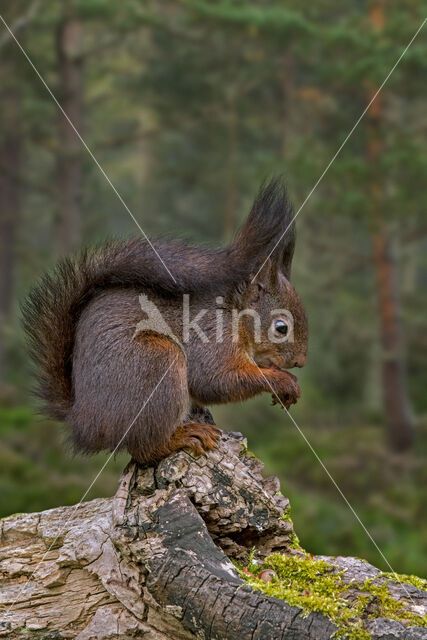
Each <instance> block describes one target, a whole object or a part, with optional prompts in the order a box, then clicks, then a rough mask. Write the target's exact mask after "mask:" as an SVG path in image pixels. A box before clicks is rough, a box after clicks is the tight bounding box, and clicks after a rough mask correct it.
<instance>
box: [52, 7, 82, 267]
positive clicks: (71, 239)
mask: <svg viewBox="0 0 427 640" xmlns="http://www.w3.org/2000/svg"><path fill="white" fill-rule="evenodd" d="M81 41H82V25H81V23H80V22H79V20H77V19H76V18H75V17H73V16H72V14H71V9H70V7H69V6H67V5H66V4H65V5H64V8H63V15H62V20H61V22H60V24H59V25H58V31H57V58H58V73H59V83H60V94H59V95H60V104H61V106H62V108H63V109H64V111H65V113H66V114H67V116H68V117H69V119H70V120H71V122H72V123H73V125H74V126H75V127H76V129H77V131H78V132H79V133H81V131H82V67H83V58H82V56H81ZM58 139H59V148H58V154H57V175H58V206H59V210H58V214H57V219H56V245H57V252H58V254H59V255H63V254H66V253H69V252H70V251H73V250H75V249H76V247H77V246H78V245H79V244H80V235H81V210H80V196H81V181H82V148H81V142H80V140H79V139H78V137H77V136H76V133H75V132H74V131H73V129H72V127H71V125H70V123H69V122H68V121H67V119H66V118H65V116H64V115H63V114H62V113H61V112H59V124H58Z"/></svg>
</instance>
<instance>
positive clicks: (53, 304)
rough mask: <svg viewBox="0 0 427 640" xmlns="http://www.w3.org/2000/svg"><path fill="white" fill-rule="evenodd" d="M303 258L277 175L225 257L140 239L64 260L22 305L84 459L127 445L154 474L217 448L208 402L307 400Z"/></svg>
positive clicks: (50, 392) (47, 391) (52, 408)
mask: <svg viewBox="0 0 427 640" xmlns="http://www.w3.org/2000/svg"><path fill="white" fill-rule="evenodd" d="M288 227H289V228H288ZM285 231H286V233H285ZM277 243H278V244H277ZM276 244H277V246H276ZM153 246H154V247H155V249H156V251H157V252H158V254H159V255H160V256H161V258H162V260H163V261H164V263H165V264H166V265H167V267H168V270H169V271H170V273H171V274H172V275H173V278H172V277H171V275H170V273H168V270H167V269H166V268H165V267H164V265H163V264H162V262H161V261H160V260H159V258H158V256H156V254H155V252H154V250H153ZM294 247H295V223H294V221H293V210H292V207H291V205H290V203H289V200H288V197H287V193H286V189H285V186H284V184H283V182H282V180H281V179H279V178H274V179H272V180H271V181H270V182H269V183H268V184H264V185H263V186H262V187H261V189H260V191H259V193H258V195H257V196H256V198H255V201H254V204H253V206H252V209H251V211H250V213H249V216H248V218H247V220H246V222H245V223H244V224H243V226H242V227H241V229H240V231H239V232H238V233H237V234H236V236H235V238H234V240H233V241H232V242H231V244H230V245H229V246H228V247H227V248H225V249H206V248H197V247H193V246H188V245H186V244H184V243H181V242H172V241H164V240H161V241H153V242H152V243H148V242H147V241H146V240H144V239H143V238H133V239H125V240H119V241H115V242H112V243H109V244H105V245H103V246H101V247H100V248H98V249H92V250H87V251H84V252H82V253H81V254H80V255H79V256H78V257H77V258H75V259H65V260H63V261H62V262H60V263H59V265H58V266H57V268H56V269H55V270H54V271H53V273H51V274H47V275H45V276H44V277H43V278H42V279H41V281H40V283H39V284H38V285H36V286H35V288H34V289H33V290H32V291H31V292H30V294H29V296H28V298H27V300H26V301H25V303H24V305H23V316H24V327H25V329H26V332H27V334H28V336H29V339H30V344H31V351H32V356H33V359H34V360H35V362H36V364H37V365H38V369H39V375H38V382H39V385H38V395H39V396H40V397H41V398H42V399H43V401H44V404H45V410H46V412H47V413H48V414H49V415H50V416H52V417H54V418H55V419H60V420H64V421H65V422H66V423H67V424H68V425H69V426H70V427H71V431H72V438H73V441H74V444H75V447H76V449H77V450H79V451H82V452H85V453H94V452H97V451H101V450H104V449H107V450H110V451H115V450H117V449H121V448H127V450H128V451H129V453H130V454H131V455H132V457H133V458H134V459H135V460H137V461H138V462H140V463H148V462H153V461H155V460H158V459H161V458H162V457H164V456H166V455H168V454H170V453H171V452H173V451H176V450H178V449H180V448H182V447H189V448H190V449H192V450H193V451H194V452H195V453H202V452H203V451H204V450H209V449H212V448H214V447H215V446H216V443H217V441H218V438H219V434H220V431H219V429H218V428H217V427H216V426H215V425H214V424H211V422H212V421H211V420H210V419H209V417H206V416H209V415H210V414H209V412H206V411H205V410H204V407H205V405H211V404H218V403H226V402H235V401H240V400H245V399H246V398H251V397H252V396H255V395H257V394H259V393H262V392H268V393H272V392H273V394H275V395H273V399H274V398H276V399H277V397H278V398H279V399H280V401H281V402H282V403H283V404H284V405H285V406H286V407H289V406H290V405H291V404H292V403H295V402H296V401H297V399H298V397H299V396H300V389H299V386H298V382H297V379H296V377H295V376H294V375H293V374H291V373H290V372H289V371H288V369H291V368H293V367H302V366H304V364H305V361H306V357H307V338H308V330H307V319H306V313H305V310H304V306H303V304H302V302H301V300H300V298H299V296H298V294H297V292H296V291H295V289H294V287H293V286H292V284H291V283H290V280H289V278H290V271H291V262H292V257H293V252H294ZM273 249H274V250H273ZM270 254H271V255H270ZM147 305H148V306H147ZM147 309H148V313H147ZM151 309H155V310H156V313H157V316H155V318H157V317H158V318H160V320H159V321H158V322H157V321H156V319H155V318H154V320H153V317H151V324H149V323H148V322H147V318H148V320H149V319H150V313H151V311H150V310H151ZM186 314H187V317H186ZM189 317H190V323H189V322H188V318H189ZM195 318H196V319H197V323H196V324H197V327H195V324H194V323H195V320H194V322H193V319H195ZM191 322H193V325H192V324H191ZM165 327H167V330H165Z"/></svg>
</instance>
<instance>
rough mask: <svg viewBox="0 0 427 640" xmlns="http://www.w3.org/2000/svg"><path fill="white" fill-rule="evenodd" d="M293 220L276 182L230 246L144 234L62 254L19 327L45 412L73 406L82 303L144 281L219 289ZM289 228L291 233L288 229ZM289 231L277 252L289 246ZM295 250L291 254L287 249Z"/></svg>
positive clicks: (170, 290) (233, 281) (240, 276)
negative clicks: (149, 237)
mask: <svg viewBox="0 0 427 640" xmlns="http://www.w3.org/2000/svg"><path fill="white" fill-rule="evenodd" d="M291 219H292V217H291V209H290V206H289V204H288V201H287V198H286V191H285V189H284V186H283V184H282V183H281V181H280V180H278V179H275V180H273V181H271V182H270V183H269V184H267V185H266V186H263V187H262V189H261V191H260V192H259V194H258V196H257V197H256V199H255V202H254V205H253V208H252V210H251V213H250V215H249V217H248V219H247V221H246V223H245V224H244V225H243V227H242V229H241V230H240V232H239V233H238V234H237V236H236V239H235V240H234V242H233V243H232V244H231V245H230V247H228V248H227V249H222V250H207V249H199V248H196V247H191V246H187V245H184V244H176V243H169V242H155V243H153V244H154V247H155V249H156V251H157V252H158V254H159V255H160V256H161V257H162V260H163V261H164V263H165V264H166V266H167V269H166V268H165V266H164V265H163V264H162V263H161V261H160V260H159V257H158V255H156V252H155V251H154V250H153V245H150V244H149V243H147V242H146V241H145V240H144V239H143V238H136V239H130V240H122V241H117V242H113V243H110V244H107V245H103V246H101V247H100V248H99V249H95V250H91V251H84V252H82V253H81V254H80V256H78V257H77V258H76V259H74V260H73V259H65V260H63V261H62V262H60V264H59V265H58V266H57V268H56V269H55V270H54V271H53V272H52V273H50V274H47V275H45V276H44V277H43V278H42V279H41V281H40V282H39V284H38V285H36V286H35V287H34V289H33V290H32V291H31V292H30V294H29V296H28V298H27V299H26V301H25V302H24V304H23V305H22V313H23V318H24V328H25V330H26V333H27V335H28V337H29V342H30V350H31V355H32V358H33V360H34V361H35V363H36V365H37V366H38V370H39V376H38V389H37V394H38V395H39V397H41V399H42V400H43V401H44V404H45V409H46V412H47V413H48V414H49V415H51V416H52V417H54V418H56V419H63V418H65V417H66V415H67V413H68V411H69V409H70V408H71V406H72V404H73V389H72V376H71V374H72V352H73V343H74V333H75V327H76V324H77V321H78V318H79V315H80V313H81V311H82V309H83V308H84V306H85V305H87V304H88V302H89V301H90V300H91V299H92V298H93V297H94V296H95V295H96V294H97V293H98V292H100V291H102V290H103V289H106V288H110V287H115V286H119V287H127V286H129V287H130V286H132V287H141V288H142V289H144V290H146V289H148V290H149V289H152V290H153V291H156V292H157V293H159V292H163V293H164V294H166V295H169V296H176V295H182V294H183V293H189V294H192V293H193V294H194V295H198V296H200V295H201V294H203V295H206V294H209V293H212V294H214V295H216V294H220V293H221V294H224V293H225V292H227V291H229V290H230V289H231V288H232V287H234V286H236V285H237V284H239V283H240V282H242V281H243V280H247V279H249V278H250V276H251V275H252V274H253V273H254V272H255V271H256V269H257V268H258V267H259V266H260V265H261V264H262V262H263V260H264V259H265V258H266V257H267V256H268V254H269V252H270V251H271V250H272V249H273V248H274V244H275V242H277V241H278V240H279V239H280V236H281V234H282V233H283V232H284V231H285V229H286V227H287V225H288V223H289V222H290V220H291ZM288 234H289V235H288ZM288 234H286V239H284V240H282V241H281V248H280V249H279V248H277V249H276V250H275V253H276V258H277V259H280V260H283V256H284V255H285V254H286V255H288V256H289V253H290V251H291V247H292V250H293V245H292V242H293V234H292V233H289V232H288ZM290 255H292V254H290Z"/></svg>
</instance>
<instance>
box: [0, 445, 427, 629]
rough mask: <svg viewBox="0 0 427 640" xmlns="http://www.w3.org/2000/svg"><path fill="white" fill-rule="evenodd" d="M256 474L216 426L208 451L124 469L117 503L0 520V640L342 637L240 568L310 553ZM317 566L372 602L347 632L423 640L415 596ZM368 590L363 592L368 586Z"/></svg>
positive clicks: (390, 583)
mask: <svg viewBox="0 0 427 640" xmlns="http://www.w3.org/2000/svg"><path fill="white" fill-rule="evenodd" d="M261 472H262V463H261V462H260V461H259V460H257V459H256V458H255V457H254V456H253V455H252V454H250V453H249V452H248V451H247V448H246V444H245V441H244V440H243V439H242V438H241V436H240V434H227V435H225V434H224V435H223V436H222V438H221V442H220V445H219V448H218V450H216V451H213V452H211V453H209V454H207V455H203V456H198V457H195V456H193V455H191V454H190V453H189V452H188V451H180V452H178V453H175V454H173V455H171V456H169V457H168V458H166V459H164V460H162V461H161V462H160V463H158V464H157V465H155V466H151V467H142V466H138V465H137V464H135V463H134V462H131V463H129V465H128V466H127V468H126V469H125V471H124V473H123V475H122V478H121V480H120V484H119V488H118V491H117V494H116V495H115V497H114V498H111V499H98V500H93V501H91V502H86V503H82V504H78V505H75V506H71V507H58V508H56V509H51V510H49V511H44V512H41V513H33V514H19V515H14V516H11V517H8V518H5V519H3V520H2V521H0V637H6V638H10V639H11V640H13V639H18V638H19V639H21V638H26V639H28V638H37V639H38V640H61V639H63V638H64V639H65V638H75V639H77V640H105V639H107V638H108V639H115V640H127V639H130V638H144V639H145V638H146V639H148V640H151V639H156V640H187V639H190V638H200V639H206V640H208V639H209V640H210V639H212V640H214V639H218V640H219V639H221V640H223V639H227V640H234V639H236V640H237V639H238V640H245V639H246V638H248V639H251V640H261V639H265V640H275V639H277V640H278V639H282V640H284V639H286V640H291V639H292V640H297V639H302V640H311V639H312V640H323V638H325V639H326V638H331V637H332V636H333V635H334V634H336V633H337V632H338V634H341V635H342V629H340V628H339V626H337V624H336V620H335V621H334V619H332V618H331V617H329V616H328V615H324V613H322V612H321V611H319V610H313V611H310V610H307V608H305V607H304V606H302V607H300V606H295V604H289V603H288V602H286V600H283V599H280V598H277V597H271V596H268V595H266V594H265V593H263V592H262V591H257V590H254V589H253V588H252V586H251V585H250V584H248V583H247V582H246V580H245V576H244V574H243V573H242V571H241V570H240V571H238V570H237V569H236V566H237V567H241V568H242V567H246V566H247V564H248V562H251V563H252V566H254V563H255V562H257V563H258V564H259V566H261V564H262V563H263V562H264V560H265V558H268V557H270V556H271V554H282V555H283V556H284V557H285V558H308V560H307V561H310V559H311V558H310V557H309V556H306V554H305V553H303V551H302V550H301V548H300V547H299V545H298V543H297V538H296V535H295V532H294V528H293V524H292V521H291V520H290V518H289V516H288V513H289V501H288V499H287V498H285V497H284V496H283V495H282V494H281V493H280V491H279V482H278V480H277V479H276V478H267V479H265V478H263V476H262V473H261ZM249 557H250V558H249ZM316 560H317V559H314V561H316ZM324 561H325V562H327V563H330V567H331V569H330V570H331V571H332V572H335V571H336V572H340V573H339V575H340V576H342V579H343V580H344V581H345V583H346V585H347V586H348V588H346V592H345V598H347V599H348V600H349V601H352V598H353V600H354V601H356V599H357V598H359V597H360V593H361V585H363V584H365V590H364V591H363V589H362V595H363V596H365V597H366V596H367V595H368V596H370V597H371V601H370V602H369V607H370V611H371V614H369V616H368V614H366V616H367V617H366V620H365V621H364V622H363V629H362V627H360V626H358V627H357V628H354V629H353V627H351V629H352V633H353V635H351V636H350V635H349V636H348V637H352V638H356V639H357V638H367V637H372V638H374V639H378V640H379V639H384V640H385V639H393V640H394V639H396V638H398V639H400V640H421V639H422V638H426V637H427V629H425V628H422V627H421V626H419V625H414V624H413V619H414V620H419V619H420V618H421V617H422V616H423V615H425V613H426V611H427V593H426V592H425V591H422V590H420V589H419V588H418V587H417V586H415V585H413V584H408V583H401V582H399V580H391V579H390V577H387V578H386V577H385V575H384V574H382V573H381V572H380V571H379V570H378V569H376V568H375V567H373V566H372V565H370V564H368V563H367V562H364V561H362V560H358V559H355V558H342V557H339V558H324ZM248 573H250V572H248ZM334 575H335V574H334ZM253 582H256V580H255V581H253ZM258 582H260V581H258ZM367 584H371V585H373V586H372V587H371V589H372V593H368V594H367V591H366V590H367V587H366V585H367ZM375 585H376V586H377V589H376V590H375V589H374V586H375ZM378 585H380V586H381V588H382V589H384V585H385V588H386V589H387V593H388V594H390V597H391V598H392V599H393V602H394V601H395V602H396V603H397V604H398V605H399V607H402V610H404V611H405V612H407V615H408V619H407V621H404V622H402V621H398V620H394V619H392V617H390V618H387V617H383V616H381V603H379V602H376V600H377V599H378ZM357 601H358V602H359V600H357ZM369 607H368V606H366V607H365V605H364V607H363V610H364V611H368V610H369ZM375 607H377V609H376V610H375ZM375 611H376V613H375ZM349 629H350V627H349Z"/></svg>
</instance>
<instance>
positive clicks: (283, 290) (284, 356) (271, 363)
mask: <svg viewBox="0 0 427 640" xmlns="http://www.w3.org/2000/svg"><path fill="white" fill-rule="evenodd" d="M236 301H237V304H238V308H239V320H240V322H239V325H240V332H241V336H242V338H243V340H244V342H245V343H246V345H247V348H248V352H249V354H250V356H251V357H252V358H253V360H254V361H255V362H256V364H257V365H258V366H260V367H266V368H272V367H277V368H278V369H292V368H293V367H303V366H304V365H305V362H306V359H307V341H308V327H307V316H306V313H305V309H304V306H303V304H302V302H301V299H300V297H299V295H298V294H297V292H296V291H295V289H294V287H293V286H292V284H291V283H290V282H289V280H288V279H287V278H286V276H285V275H284V274H283V272H282V270H281V269H280V266H279V265H277V263H276V264H275V263H274V262H272V261H271V259H268V260H267V261H266V263H265V265H264V266H263V267H262V269H261V270H260V272H259V273H258V274H257V275H256V276H255V277H254V278H253V279H252V281H250V282H249V283H247V284H246V285H243V286H242V288H241V290H240V291H239V292H238V296H237V299H236Z"/></svg>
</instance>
